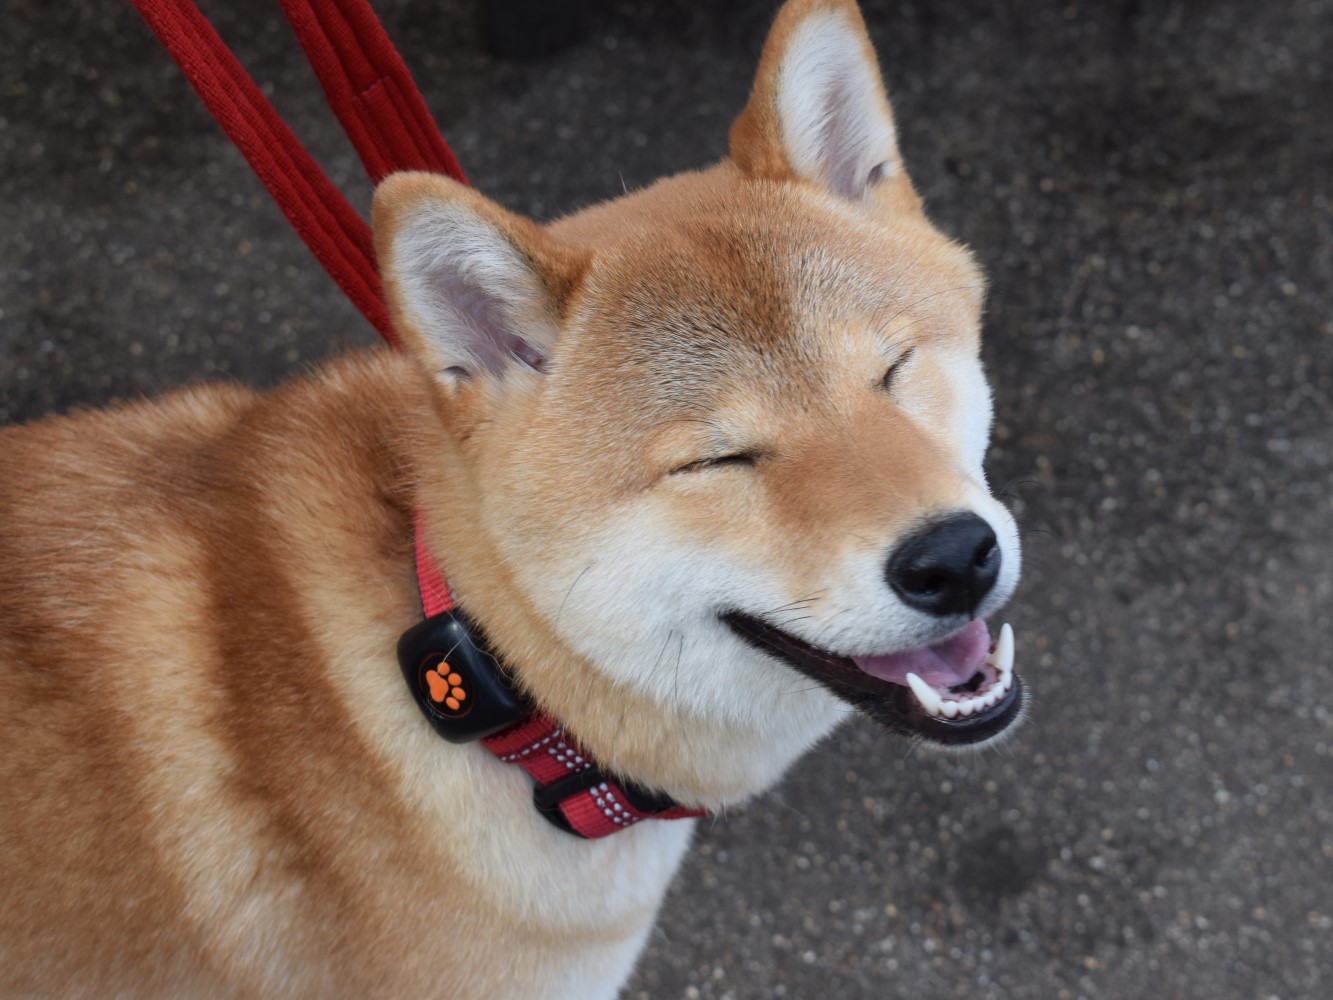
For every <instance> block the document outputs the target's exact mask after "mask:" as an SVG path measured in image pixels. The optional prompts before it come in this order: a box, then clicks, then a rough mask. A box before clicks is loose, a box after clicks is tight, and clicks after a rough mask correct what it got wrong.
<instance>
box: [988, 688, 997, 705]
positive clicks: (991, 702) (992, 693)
mask: <svg viewBox="0 0 1333 1000" xmlns="http://www.w3.org/2000/svg"><path fill="white" fill-rule="evenodd" d="M999 700H1000V689H999V688H991V689H990V694H988V695H986V707H987V708H990V707H991V706H992V705H994V704H995V703H996V702H997V701H999Z"/></svg>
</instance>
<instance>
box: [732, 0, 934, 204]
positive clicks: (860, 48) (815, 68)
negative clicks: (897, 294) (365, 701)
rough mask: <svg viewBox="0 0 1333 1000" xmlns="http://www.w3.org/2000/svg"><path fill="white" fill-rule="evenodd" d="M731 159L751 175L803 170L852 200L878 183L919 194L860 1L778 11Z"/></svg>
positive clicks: (800, 174)
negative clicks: (911, 178) (908, 174)
mask: <svg viewBox="0 0 1333 1000" xmlns="http://www.w3.org/2000/svg"><path fill="white" fill-rule="evenodd" d="M731 158H732V160H733V162H735V164H736V165H737V166H738V167H739V168H740V169H741V171H742V172H743V173H745V174H747V175H749V176H751V177H756V178H769V179H775V180H790V179H793V178H799V179H801V180H804V181H808V182H811V183H814V184H818V185H822V186H823V187H825V188H827V189H829V190H830V191H832V192H833V193H835V194H837V195H839V196H841V197H843V198H845V199H847V200H848V201H851V202H855V203H860V202H862V201H863V200H865V199H866V196H867V194H868V193H869V192H871V191H876V189H879V188H881V187H883V188H890V189H896V191H895V193H897V192H901V193H902V194H904V195H906V196H908V197H909V198H910V199H911V200H913V201H914V200H915V195H914V194H913V193H912V191H911V186H910V184H909V183H908V181H907V178H906V174H905V173H904V171H903V164H902V157H901V156H900V155H899V153H898V141H897V135H896V133H895V131H894V127H893V112H892V111H891V110H890V108H889V98H888V94H887V93H886V91H885V87H884V81H883V79H882V78H881V76H880V71H879V63H878V61H877V60H876V59H875V51H874V49H873V47H872V46H871V44H870V37H869V36H868V35H867V34H866V27H865V21H864V20H863V19H862V17H861V11H860V9H859V8H858V7H857V5H856V3H855V0H789V2H788V3H787V4H786V5H785V6H784V7H783V8H782V10H781V11H779V13H778V16H777V19H776V20H775V21H774V23H773V28H772V30H771V31H770V32H769V35H768V40H767V41H766V42H765V43H764V51H763V55H762V56H761V57H760V60H759V72H758V74H757V75H756V77H755V82H754V89H753V90H752V91H751V94H750V102H749V104H747V105H746V107H745V110H744V111H743V112H742V113H741V116H740V117H739V118H738V119H736V123H735V124H734V125H733V126H732V129H731Z"/></svg>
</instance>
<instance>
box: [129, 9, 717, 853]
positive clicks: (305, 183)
mask: <svg viewBox="0 0 1333 1000" xmlns="http://www.w3.org/2000/svg"><path fill="white" fill-rule="evenodd" d="M281 2H282V8H283V11H284V12H285V13H286V15H287V20H288V21H290V22H291V25H292V28H293V29H294V30H295V32H296V36H297V38H298V39H299V40H300V42H301V47H302V48H303V49H305V52H306V56H307V58H308V59H309V60H310V64H311V66H313V67H314V70H315V73H316V75H317V76H318V77H319V81H320V84H321V85H322V86H323V88H324V94H325V96H326V97H327V99H328V102H329V105H330V106H331V107H332V108H333V111H334V113H335V114H336V115H337V116H338V121H339V122H340V123H341V124H342V127H343V131H344V132H346V133H347V137H348V139H350V140H351V142H352V145H353V146H354V147H355V148H356V151H357V154H358V155H359V156H360V157H361V163H362V165H363V166H364V167H365V169H366V173H367V174H369V175H370V179H371V181H373V182H374V183H379V181H381V180H382V179H383V178H384V177H385V176H386V175H388V174H390V173H392V172H394V171H395V170H433V171H435V172H437V173H443V174H447V175H449V176H450V177H453V178H454V179H455V180H457V181H461V182H462V183H467V179H466V178H465V177H464V176H463V171H462V169H461V168H460V167H459V165H458V161H457V160H456V159H455V158H454V154H453V152H452V151H451V150H450V149H449V146H448V144H446V143H445V141H444V139H443V137H442V136H441V135H440V130H439V128H438V126H436V124H435V121H434V119H433V118H432V117H431V115H430V111H429V110H428V109H427V108H426V102H425V101H424V100H423V99H422V97H421V92H420V91H419V90H417V87H416V84H415V83H413V81H412V77H411V75H410V74H409V73H408V71H407V66H406V65H405V64H404V63H403V60H402V57H401V56H400V55H399V54H398V52H397V50H396V49H395V48H394V47H393V43H392V42H391V41H390V40H389V36H388V35H387V34H386V33H385V31H384V28H383V27H382V26H381V25H380V23H379V20H378V19H377V18H376V17H375V14H374V12H373V11H372V10H371V9H370V6H369V4H368V3H367V2H366V0H281ZM133 3H134V5H135V6H136V7H137V8H138V9H139V13H140V14H142V15H143V18H144V20H145V21H147V22H148V25H149V27H150V28H152V29H153V32H154V34H156V35H157V37H158V39H159V40H160V41H161V42H162V44H163V46H165V47H166V49H167V51H168V52H169V53H170V54H171V57H172V58H173V59H174V60H175V61H176V63H177V64H178V65H179V66H180V68H181V70H182V71H183V72H184V73H185V77H186V79H187V80H189V82H190V85H191V86H193V87H194V89H195V91H196V92H197V93H198V94H199V97H200V99H202V100H203V102H204V105H205V107H207V108H208V110H209V111H210V112H211V113H212V114H213V117H214V118H216V119H217V121H218V124H220V125H221V126H222V129H223V131H225V132H226V133H227V135H228V137H230V139H231V140H232V142H234V143H235V144H236V146H237V148H239V149H240V151H241V153H242V154H243V155H244V156H245V158H246V160H247V161H248V162H249V164H250V167H251V168H252V169H253V170H254V172H255V173H256V174H257V175H258V176H259V179H260V180H261V181H262V182H263V184H264V186H265V187H266V188H268V192H269V194H271V195H272V196H273V199H274V201H276V202H277V203H278V207H279V208H281V209H282V212H283V214H284V215H286V216H287V221H288V222H290V223H291V224H292V226H293V228H295V229H296V231H297V233H298V234H299V235H300V237H301V239H303V240H304V241H305V244H306V246H308V247H309V248H310V251H311V252H312V253H313V254H314V255H315V257H316V258H317V259H318V260H319V262H320V263H321V264H322V265H324V269H325V270H326V271H328V272H329V274H330V275H331V276H332V278H333V280H334V281H336V282H337V283H338V286H339V287H340V288H342V290H343V291H344V292H345V293H346V294H347V297H348V298H350V299H351V300H352V302H353V303H354V304H355V305H356V307H357V309H359V310H360V311H361V314H362V315H363V316H365V317H366V319H367V320H369V321H370V324H371V325H372V326H373V327H375V329H376V330H378V331H379V333H380V336H382V337H383V338H384V339H385V340H387V341H388V342H389V343H390V344H393V345H394V346H398V338H397V336H396V335H395V333H394V330H393V325H392V323H391V322H390V319H389V309H388V305H387V304H386V302H385V300H384V290H383V287H382V286H381V284H380V279H379V272H378V270H377V269H376V266H375V247H374V242H373V240H372V238H371V232H370V227H369V226H368V225H367V224H366V222H365V220H363V219H362V218H361V217H360V216H359V215H358V214H357V212H356V209H354V208H353V207H352V205H351V204H350V203H349V202H348V201H347V199H346V198H344V197H343V195H342V193H341V192H340V191H339V190H338V189H337V188H336V187H334V186H333V183H332V182H331V181H330V180H329V179H328V177H327V176H326V175H325V173H324V171H323V170H321V169H320V167H319V164H318V163H316V162H315V160H314V158H313V157H312V156H311V155H310V153H309V152H308V151H307V150H306V149H305V147H304V146H302V145H301V143H300V142H299V141H298V140H297V138H296V136H295V135H294V134H293V132H292V130H291V129H290V128H288V127H287V124H286V123H285V122H284V121H283V120H282V119H281V118H280V117H279V116H278V113H277V111H275V110H274V108H273V105H272V104H271V103H269V100H268V98H266V97H265V96H264V94H263V92H262V91H260V89H259V87H258V86H257V85H256V84H255V82H254V80H253V79H252V78H251V77H250V75H249V74H248V73H247V72H246V71H245V70H244V68H242V66H241V64H240V63H239V62H238V61H237V59H236V57H235V55H233V54H232V51H231V49H229V48H227V45H226V43H224V42H223V41H222V39H221V37H219V35H218V33H217V32H216V31H215V30H214V29H213V26H212V25H211V24H209V23H208V20H207V19H206V18H205V17H204V16H203V14H201V13H200V12H199V8H198V7H196V6H195V5H194V3H192V2H191V0H133ZM415 535H416V570H417V586H418V588H419V590H420V592H421V604H422V609H423V610H424V611H425V613H426V617H427V618H432V617H434V616H435V615H438V614H442V613H444V612H447V611H449V610H451V609H452V608H453V606H454V601H453V596H452V595H451V594H450V592H449V586H448V583H447V581H446V580H445V578H444V575H443V574H442V573H441V572H440V568H439V566H438V565H437V564H436V563H435V560H434V559H433V558H432V557H431V554H430V552H429V551H428V550H427V549H426V547H425V545H424V543H423V542H422V532H421V529H420V525H419V524H418V525H417V527H416V529H415ZM460 697H462V696H461V695H460ZM482 742H483V743H484V744H485V746H486V748H487V749H488V750H490V751H491V753H493V754H495V755H496V756H497V757H498V758H499V759H500V760H501V761H503V762H505V763H507V764H517V765H518V766H519V767H521V768H523V770H524V771H526V772H527V773H528V774H529V775H531V776H532V778H533V780H534V781H536V783H537V789H536V800H537V804H538V808H539V810H540V811H541V812H542V813H543V814H544V815H547V818H552V814H554V813H556V812H558V813H559V815H560V816H562V817H563V823H561V822H559V821H557V820H553V821H556V822H557V825H560V826H561V827H562V828H567V829H569V830H572V831H573V832H574V833H576V834H578V835H579V836H582V837H586V838H597V837H605V836H606V835H607V834H610V833H615V832H616V831H617V830H622V829H624V828H625V827H628V826H632V825H633V824H635V823H637V822H639V821H640V820H644V819H650V818H653V819H685V818H687V817H692V816H701V815H703V813H702V812H701V811H699V810H693V809H686V808H684V807H682V806H678V805H676V803H674V802H672V801H670V800H669V799H665V798H661V797H657V796H653V795H652V794H651V793H645V792H644V791H643V790H641V789H637V788H635V787H634V786H627V785H621V784H618V783H617V782H615V781H613V780H611V779H610V778H607V777H605V776H604V775H603V774H602V773H601V771H600V770H599V769H598V767H597V765H596V762H595V761H594V760H593V759H592V758H591V757H590V756H589V755H588V754H587V753H586V752H584V751H583V750H582V749H581V748H580V747H578V746H577V745H576V744H575V743H574V741H573V739H572V738H570V737H568V736H566V735H565V732H564V729H563V727H562V726H561V725H560V724H559V723H558V722H556V721H555V720H554V719H552V718H550V717H549V716H547V715H543V714H537V715H530V716H528V717H526V718H524V719H522V720H521V721H519V722H518V723H516V724H515V725H513V726H510V727H509V728H507V729H505V730H503V731H501V732H498V733H496V734H495V735H493V736H488V737H486V738H484V739H483V740H482Z"/></svg>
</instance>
